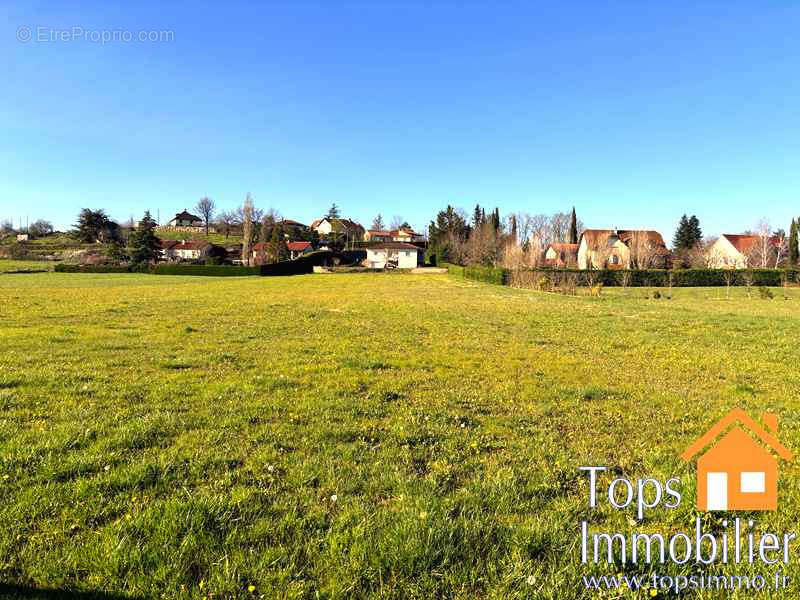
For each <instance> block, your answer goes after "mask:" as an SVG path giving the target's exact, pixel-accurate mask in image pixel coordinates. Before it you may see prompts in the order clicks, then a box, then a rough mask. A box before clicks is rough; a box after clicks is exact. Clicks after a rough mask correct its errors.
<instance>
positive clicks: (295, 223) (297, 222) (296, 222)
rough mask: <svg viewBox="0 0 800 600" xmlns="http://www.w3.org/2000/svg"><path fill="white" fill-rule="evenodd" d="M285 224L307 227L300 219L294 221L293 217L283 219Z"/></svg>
mask: <svg viewBox="0 0 800 600" xmlns="http://www.w3.org/2000/svg"><path fill="white" fill-rule="evenodd" d="M281 223H282V224H283V225H288V226H289V227H305V225H304V224H303V223H301V222H300V221H293V220H292V219H284V220H283V221H281Z"/></svg>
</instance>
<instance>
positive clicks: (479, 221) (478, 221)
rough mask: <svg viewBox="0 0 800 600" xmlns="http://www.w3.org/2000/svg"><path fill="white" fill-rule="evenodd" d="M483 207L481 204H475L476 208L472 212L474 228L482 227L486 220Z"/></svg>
mask: <svg viewBox="0 0 800 600" xmlns="http://www.w3.org/2000/svg"><path fill="white" fill-rule="evenodd" d="M484 218H485V217H484V214H483V209H482V208H481V205H480V204H476V205H475V210H474V211H473V213H472V228H473V229H480V227H481V225H483V220H484Z"/></svg>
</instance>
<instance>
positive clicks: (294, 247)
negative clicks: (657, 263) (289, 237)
mask: <svg viewBox="0 0 800 600" xmlns="http://www.w3.org/2000/svg"><path fill="white" fill-rule="evenodd" d="M286 246H287V247H288V248H289V250H291V251H292V252H302V251H303V250H307V249H308V248H311V242H288V243H287V244H286Z"/></svg>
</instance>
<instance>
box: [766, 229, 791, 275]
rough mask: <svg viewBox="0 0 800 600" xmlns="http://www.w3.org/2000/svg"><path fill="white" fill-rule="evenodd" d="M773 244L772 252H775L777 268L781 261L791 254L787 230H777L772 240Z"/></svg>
mask: <svg viewBox="0 0 800 600" xmlns="http://www.w3.org/2000/svg"><path fill="white" fill-rule="evenodd" d="M770 244H771V246H772V250H771V252H773V253H774V254H775V268H776V269H777V268H778V267H779V266H780V264H781V261H783V260H784V259H785V258H786V257H787V256H788V254H789V240H788V239H787V238H786V232H785V231H784V230H783V229H781V230H779V231H776V232H775V233H774V235H773V236H772V239H771V240H770Z"/></svg>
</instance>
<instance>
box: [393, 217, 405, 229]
mask: <svg viewBox="0 0 800 600" xmlns="http://www.w3.org/2000/svg"><path fill="white" fill-rule="evenodd" d="M406 225H408V224H407V223H406V220H405V219H404V218H403V217H401V216H400V215H394V216H393V217H392V220H391V221H390V224H389V229H400V228H401V227H403V226H406Z"/></svg>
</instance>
